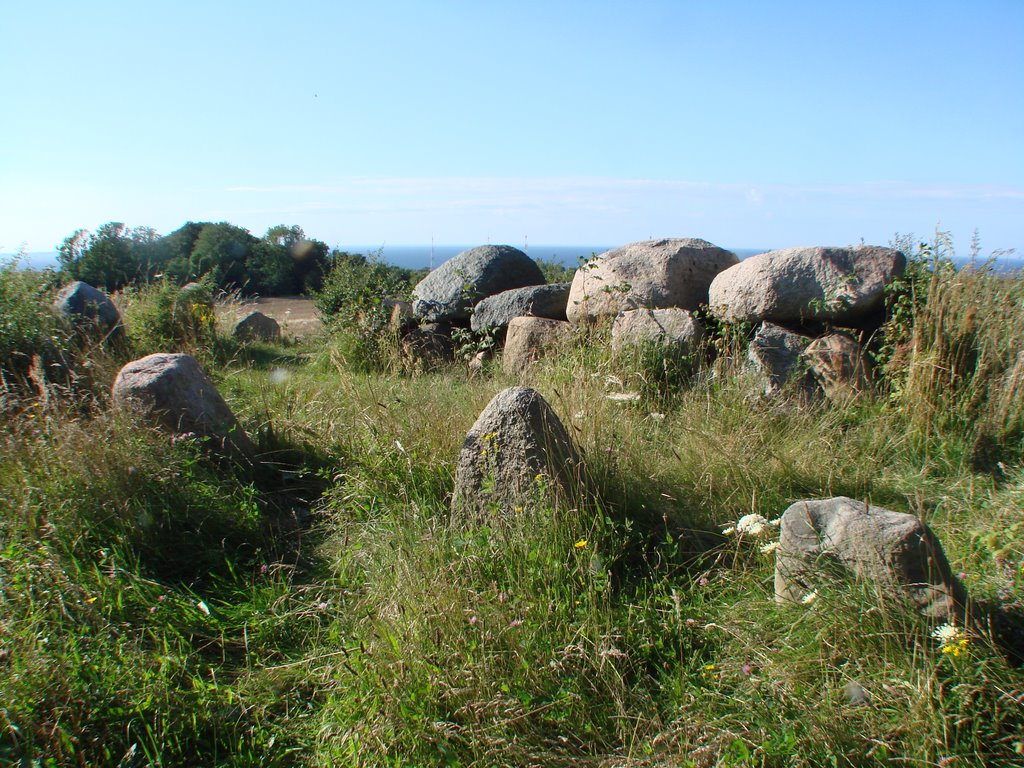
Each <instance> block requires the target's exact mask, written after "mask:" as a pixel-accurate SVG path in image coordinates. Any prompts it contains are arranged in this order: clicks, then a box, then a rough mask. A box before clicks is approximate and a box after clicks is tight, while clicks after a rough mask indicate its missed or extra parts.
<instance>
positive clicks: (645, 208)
mask: <svg viewBox="0 0 1024 768" xmlns="http://www.w3.org/2000/svg"><path fill="white" fill-rule="evenodd" d="M2 17H3V18H4V28H5V31H6V34H5V35H4V36H3V41H2V43H0V46H2V48H0V50H2V55H3V61H4V64H3V67H0V93H2V95H3V97H4V98H3V106H4V107H5V115H4V119H3V120H2V122H0V251H14V250H17V249H18V248H19V247H21V246H22V245H25V246H26V248H27V250H29V251H47V250H52V249H53V248H54V247H55V246H56V245H58V244H59V243H60V241H61V240H62V239H63V238H64V237H65V236H67V235H69V234H70V233H71V232H73V231H74V230H75V229H77V228H80V227H84V228H88V229H95V228H96V227H98V226H99V225H100V224H102V223H104V222H107V221H111V220H117V221H124V222H126V223H127V224H129V225H131V226H135V225H149V226H153V227H155V228H156V229H157V230H158V231H160V232H161V233H166V232H169V231H171V230H173V229H175V228H177V227H178V226H180V225H181V224H182V223H184V222H185V221H186V220H215V221H219V220H227V221H231V222H233V223H236V224H239V225H241V226H244V227H247V228H249V229H250V230H252V231H253V232H254V233H256V234H262V233H263V231H265V230H266V228H267V227H269V226H271V225H273V224H278V223H287V224H299V225H300V226H302V227H303V228H304V229H305V230H306V232H307V233H308V234H309V235H311V236H313V237H317V238H319V239H322V240H325V241H326V242H328V243H329V244H332V245H336V244H342V245H344V244H352V243H360V244H370V243H385V242H387V243H389V244H399V243H429V242H430V240H431V238H433V239H434V240H435V241H436V242H438V243H466V244H473V243H483V242H510V243H516V244H518V243H522V242H523V241H524V239H525V238H527V237H528V238H529V241H530V242H533V243H549V244H583V243H601V244H609V245H615V244H620V243H626V242H630V241H633V240H640V239H646V238H648V237H663V236H684V237H703V238H705V239H708V240H711V241H713V242H715V243H717V244H720V245H723V246H728V247H786V246H791V245H843V244H849V243H856V242H860V241H861V240H862V239H863V240H865V241H867V242H869V243H883V244H884V243H885V242H888V240H889V238H890V237H891V236H892V235H893V233H895V232H904V233H905V232H914V233H916V234H918V235H919V236H926V235H928V234H929V233H930V232H932V231H933V230H934V228H935V227H936V225H937V224H939V225H941V227H942V228H943V229H946V230H949V231H951V232H952V233H953V235H954V237H955V239H956V242H957V243H958V244H959V245H961V246H962V250H964V251H966V249H967V243H968V242H969V240H970V237H971V232H972V231H973V230H974V229H975V228H978V229H979V230H980V234H981V241H982V245H983V248H984V250H985V251H986V252H988V251H991V250H993V249H997V248H1017V249H1021V250H1024V232H1022V224H1021V222H1024V119H1022V118H1024V64H1022V58H1021V49H1020V46H1021V41H1022V39H1024V2H1021V1H1020V0H1005V1H1003V2H998V1H996V0H988V1H986V0H977V1H976V2H972V3H964V2H943V1H942V0H938V1H936V0H932V1H931V2H893V0H889V1H888V2H873V1H871V0H867V1H864V2H856V3H852V2H851V3H824V2H785V1H780V2H771V3H765V2H753V1H751V2H738V1H736V0H733V1H732V2H730V1H729V0H722V1H721V2H708V1H704V0H701V1H700V2H697V1H696V0H676V1H675V2H653V1H652V2H645V1H644V0H632V1H631V2H629V3H626V2H600V1H599V0H592V1H591V2H558V0H546V1H544V2H533V1H532V0H521V1H520V2H505V3H490V2H480V1H479V0H475V1H474V2H463V1H462V0H449V1H448V2H429V1H428V0H420V1H419V2H400V1H397V0H375V1H374V2H365V0H364V1H363V2H358V3H354V2H345V1H339V2H310V1H304V0H293V1H292V2H290V3H287V4H286V3H281V2H261V1H260V0H250V1H249V2H216V0H207V1H206V2H189V1H187V0H186V1H185V2H175V3H161V2H152V3H138V2H132V3H128V2H103V1H102V0H99V1H98V2H92V3H80V2H47V1H46V0H37V1H36V2H33V3H9V4H8V5H7V7H6V8H5V9H4V11H3V14H2Z"/></svg>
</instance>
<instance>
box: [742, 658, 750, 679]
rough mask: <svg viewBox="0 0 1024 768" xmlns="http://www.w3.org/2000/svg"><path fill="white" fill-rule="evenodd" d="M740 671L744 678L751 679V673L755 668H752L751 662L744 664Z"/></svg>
mask: <svg viewBox="0 0 1024 768" xmlns="http://www.w3.org/2000/svg"><path fill="white" fill-rule="evenodd" d="M740 671H741V672H742V673H743V676H744V677H750V673H751V672H752V671H753V667H751V666H750V662H746V661H745V662H743V666H742V667H740Z"/></svg>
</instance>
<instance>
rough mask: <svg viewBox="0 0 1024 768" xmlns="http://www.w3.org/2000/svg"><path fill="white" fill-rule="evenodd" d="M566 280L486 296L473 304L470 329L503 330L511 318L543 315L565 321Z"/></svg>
mask: <svg viewBox="0 0 1024 768" xmlns="http://www.w3.org/2000/svg"><path fill="white" fill-rule="evenodd" d="M568 301H569V283H554V284H552V285H528V286H527V287H525V288H514V289H513V290H511V291H502V292H501V293H496V294H494V295H493V296H488V297H487V298H486V299H484V300H483V301H481V302H479V303H478V304H477V305H476V306H475V307H473V317H472V318H471V320H470V327H471V328H472V329H473V330H474V331H486V330H492V329H502V330H503V329H505V328H506V327H507V326H508V324H509V322H511V320H512V318H514V317H546V318H548V319H550V320H565V306H566V304H567V303H568Z"/></svg>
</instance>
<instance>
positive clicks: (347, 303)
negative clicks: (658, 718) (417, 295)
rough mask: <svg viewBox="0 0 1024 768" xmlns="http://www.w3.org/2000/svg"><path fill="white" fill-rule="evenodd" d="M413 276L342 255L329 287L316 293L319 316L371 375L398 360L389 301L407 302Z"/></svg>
mask: <svg viewBox="0 0 1024 768" xmlns="http://www.w3.org/2000/svg"><path fill="white" fill-rule="evenodd" d="M409 278H410V273H409V271H408V270H404V269H400V268H398V267H394V266H391V265H389V264H383V263H381V262H380V260H379V254H376V255H375V254H371V256H370V258H369V259H368V258H366V257H365V256H361V255H358V254H351V253H343V252H336V253H335V254H334V263H333V265H332V266H331V270H330V272H329V273H328V274H327V277H325V278H324V285H323V289H322V290H320V291H319V292H317V293H316V294H314V298H313V302H314V305H315V306H316V311H317V314H319V315H320V319H321V320H322V321H323V323H324V326H325V327H326V328H327V330H328V332H329V333H330V334H331V335H332V336H334V337H335V339H336V340H337V342H338V347H337V351H338V352H340V353H341V355H342V356H343V357H344V359H345V361H346V363H347V364H349V365H351V366H354V367H355V368H356V369H359V370H364V371H370V370H381V369H384V368H387V367H389V366H390V365H391V363H392V362H393V361H394V360H395V354H394V353H395V352H396V351H397V339H396V338H395V337H396V334H397V330H398V329H397V328H395V327H394V326H393V325H392V323H391V314H392V311H393V307H392V305H391V304H390V303H389V301H388V300H389V299H407V298H408V297H409V291H410V289H411V286H410V284H409Z"/></svg>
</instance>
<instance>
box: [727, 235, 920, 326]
mask: <svg viewBox="0 0 1024 768" xmlns="http://www.w3.org/2000/svg"><path fill="white" fill-rule="evenodd" d="M905 267H906V258H905V257H904V256H903V254H902V253H900V252H899V251H896V250H894V249H892V248H882V247H879V246H871V245H859V246H855V247H853V248H821V247H814V248H786V249H784V250H781V251H770V252H768V253H761V254H758V255H757V256H751V257H750V258H749V259H746V260H744V261H741V262H740V263H739V264H737V265H736V266H734V267H730V268H729V269H727V270H725V271H724V272H722V273H721V274H720V275H718V276H717V277H716V278H715V279H714V281H713V282H712V283H711V289H710V291H709V297H708V304H709V305H710V307H711V311H712V312H713V313H714V314H715V315H716V316H717V317H718V318H720V319H722V320H724V321H725V322H729V323H736V322H751V323H757V322H761V321H765V320H767V321H770V322H773V323H782V324H793V323H800V322H804V321H828V322H834V323H840V324H842V323H848V322H853V321H856V320H859V319H860V318H862V317H864V316H865V315H869V314H871V313H872V312H874V311H876V310H878V309H880V308H881V306H882V302H883V300H884V291H885V287H886V286H887V285H888V284H889V283H891V282H892V281H893V280H894V279H895V278H896V277H898V276H899V275H901V274H902V273H903V270H904V268H905Z"/></svg>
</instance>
